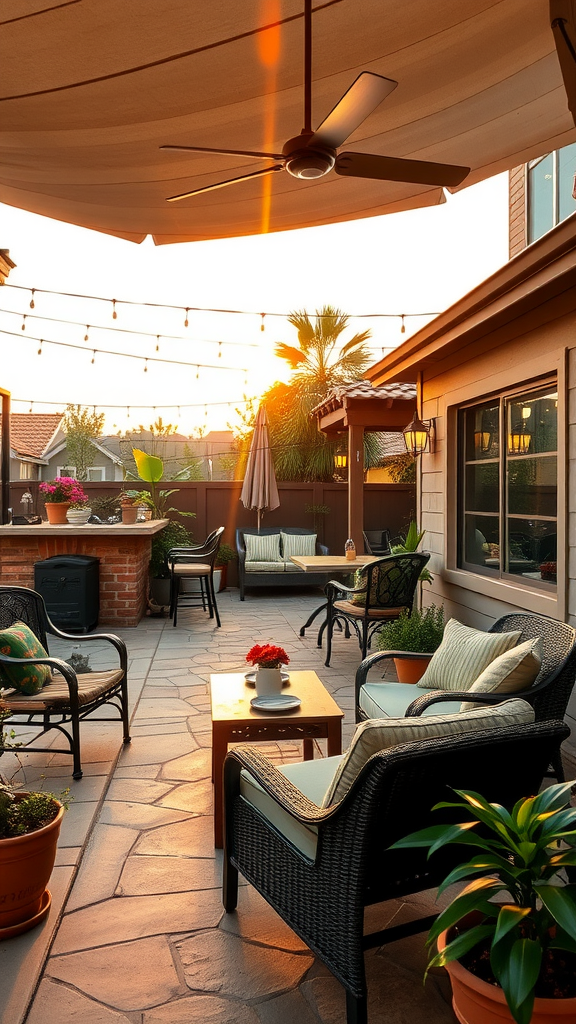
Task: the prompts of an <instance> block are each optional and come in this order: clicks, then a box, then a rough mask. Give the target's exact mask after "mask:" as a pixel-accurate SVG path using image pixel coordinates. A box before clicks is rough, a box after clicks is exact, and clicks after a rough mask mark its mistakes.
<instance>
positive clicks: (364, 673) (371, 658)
mask: <svg viewBox="0 0 576 1024" xmlns="http://www.w3.org/2000/svg"><path fill="white" fill-rule="evenodd" d="M429 657H430V655H429V654H418V653H416V652H412V651H375V652H374V654H369V655H368V657H367V658H364V661H361V662H360V664H359V665H358V668H357V669H356V677H355V681H354V686H355V692H356V706H358V698H359V696H360V690H361V689H362V687H363V686H364V683H365V682H366V680H367V678H368V673H369V671H370V669H371V668H372V667H373V666H374V665H377V664H378V662H380V661H389V660H390V658H401V659H402V658H416V659H418V660H420V659H422V658H429ZM388 681H389V680H386V679H375V680H374V682H375V683H381V684H382V685H383V686H385V685H386V683H387V682H388ZM417 699H418V700H419V699H420V698H417ZM412 703H413V704H414V703H415V701H413V702H412ZM411 706H412V705H411ZM406 713H408V712H406Z"/></svg>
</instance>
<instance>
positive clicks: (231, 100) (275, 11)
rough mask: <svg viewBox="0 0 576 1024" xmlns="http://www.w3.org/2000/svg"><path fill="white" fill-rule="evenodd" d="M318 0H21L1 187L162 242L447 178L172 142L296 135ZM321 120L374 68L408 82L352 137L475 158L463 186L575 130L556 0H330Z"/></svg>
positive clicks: (6, 22)
mask: <svg viewBox="0 0 576 1024" xmlns="http://www.w3.org/2000/svg"><path fill="white" fill-rule="evenodd" d="M302 12H303V0H242V2H236V3H234V2H232V0H209V2H206V0H202V2H199V0H162V2H161V3H159V2H158V0H121V2H119V0H3V3H2V5H1V10H0V62H1V67H2V75H1V80H0V129H1V142H2V157H1V162H0V201H2V202H5V203H8V204H9V205H12V206H17V207H21V208H22V209H26V210H30V211H33V212H35V213H40V214H44V215H46V216H49V217H54V218H56V219H59V220H64V221H69V222H71V223H74V224H79V225H83V226H84V227H89V228H94V229H96V230H98V231H104V232H107V233H108V234H111V235H118V236H120V237H122V238H128V239H132V240H134V241H141V240H142V239H143V238H144V237H145V236H146V235H147V234H151V235H152V236H153V237H154V240H155V241H156V242H157V243H165V242H177V241H191V240H197V239H205V238H220V237H232V236H236V235H248V234H254V233H258V232H260V231H266V230H270V231H282V230H287V229H291V228H302V227H306V226H310V225H317V224H328V223H332V222H337V221H346V220H351V219H357V218H362V217H370V216H375V215H377V214H383V213H391V212H396V211H400V210H407V209H412V208H415V207H421V206H428V205H433V204H436V203H439V202H442V200H443V192H442V190H441V189H439V188H436V187H434V188H431V187H424V186H416V185H409V184H403V183H397V182H396V183H394V182H384V181H373V180H369V179H365V178H350V177H342V176H339V175H337V174H336V173H335V172H333V171H332V172H330V173H329V174H328V175H327V176H326V177H325V178H321V179H316V180H300V179H297V178H293V177H291V176H290V175H289V174H288V173H287V172H282V173H277V174H273V175H270V176H265V177H258V178H253V179H251V180H248V181H245V182H242V183H241V184H237V185H235V186H231V187H229V188H225V189H218V190H217V191H211V192H208V193H205V194H203V195H199V196H195V197H193V198H190V199H187V200H184V201H182V202H179V203H167V202H166V197H167V196H172V195H175V194H178V193H181V192H185V191H190V190H192V189H194V188H199V187H202V186H203V185H208V184H212V183H214V182H216V181H221V180H223V179H225V178H230V177H234V176H236V175H238V174H247V173H250V172H252V171H256V170H259V169H261V168H263V167H264V166H266V165H267V164H266V162H265V161H262V160H259V159H256V158H255V159H241V158H239V157H230V156H214V155H211V154H191V153H180V152H166V151H161V150H160V146H162V145H164V144H172V145H178V144H180V145H194V146H217V147H226V148H232V149H249V150H258V151H260V150H263V149H266V151H274V152H278V151H280V150H281V148H282V146H283V144H284V143H285V142H286V140H287V139H289V138H290V137H292V136H294V135H297V134H298V133H299V132H300V130H301V128H302V126H303V89H302V83H303V14H302ZM312 23H313V33H314V34H313V105H312V115H313V117H312V119H313V125H314V126H318V124H319V123H320V122H321V121H322V120H323V118H324V117H325V116H326V115H327V114H328V113H329V111H330V110H331V109H332V107H333V106H334V104H335V103H336V102H337V101H338V99H339V98H340V97H341V96H342V94H343V93H344V91H345V90H346V89H347V88H348V86H350V84H351V83H352V82H353V81H354V79H355V78H356V77H357V75H358V74H359V73H360V72H361V71H371V72H375V73H376V74H379V75H383V76H385V77H387V78H392V79H394V80H396V81H397V82H398V87H397V89H395V91H394V92H393V93H392V94H391V95H390V96H389V97H388V98H387V99H386V100H385V101H384V102H382V103H381V104H380V106H379V107H378V108H377V109H376V110H375V111H374V113H373V114H371V115H370V116H369V117H368V118H367V119H366V120H365V121H364V123H363V124H362V125H361V126H360V128H358V129H357V131H356V132H355V133H354V134H353V135H352V137H351V139H350V141H349V142H348V143H346V144H345V147H344V148H345V149H346V150H348V151H350V150H351V151H358V152H369V153H376V154H385V155H388V156H395V157H398V156H399V157H410V158H417V159H425V160H433V161H441V162H450V163H455V164H464V165H466V166H470V167H471V168H472V171H471V174H470V175H469V177H468V178H467V179H466V181H465V185H468V184H471V183H473V182H476V181H479V180H481V179H483V178H486V177H488V176H489V175H492V174H494V173H496V172H498V171H502V170H505V169H506V168H509V167H512V166H514V165H516V164H518V163H521V162H523V161H525V160H526V159H528V158H532V157H535V156H537V155H539V154H542V153H545V152H548V151H549V150H551V149H554V148H558V147H561V146H564V145H566V144H568V143H570V142H573V141H574V140H575V139H576V130H575V128H574V122H573V119H572V117H571V115H570V113H569V110H568V106H567V101H566V93H565V90H564V87H563V82H562V74H561V70H560V66H559V63H558V57H557V54H556V48H555V43H554V35H553V32H552V29H551V27H550V14H549V10H548V4H547V3H545V2H543V0H442V2H441V3H440V2H436V3H431V2H430V0H402V2H401V3H398V0H318V2H317V3H316V5H315V9H314V13H313V17H312Z"/></svg>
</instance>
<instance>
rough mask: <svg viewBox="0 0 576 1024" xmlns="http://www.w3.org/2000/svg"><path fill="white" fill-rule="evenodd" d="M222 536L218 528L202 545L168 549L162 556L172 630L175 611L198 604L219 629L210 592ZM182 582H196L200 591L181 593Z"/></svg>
mask: <svg viewBox="0 0 576 1024" xmlns="http://www.w3.org/2000/svg"><path fill="white" fill-rule="evenodd" d="M223 533H224V527H223V526H219V527H218V529H217V530H213V531H212V533H210V534H209V535H208V536H207V538H206V540H205V541H204V543H203V544H196V545H195V546H194V547H187V548H170V551H169V552H168V554H167V555H166V562H167V564H168V568H169V570H170V617H171V619H172V625H173V626H175V625H176V623H177V621H178V608H179V607H181V608H182V607H184V608H189V607H191V606H193V605H196V604H198V603H201V604H202V607H203V609H204V611H206V606H207V607H208V611H209V613H210V618H211V619H213V618H214V615H215V616H216V622H217V623H218V625H219V626H220V625H221V622H220V614H219V612H218V605H217V603H216V592H215V590H214V565H215V563H216V556H217V554H218V548H219V547H220V542H221V540H222V534H223ZM182 580H196V581H197V582H198V585H199V588H200V589H199V591H198V593H196V594H194V593H184V592H183V591H182V590H181V583H182Z"/></svg>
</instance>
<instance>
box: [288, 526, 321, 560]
mask: <svg viewBox="0 0 576 1024" xmlns="http://www.w3.org/2000/svg"><path fill="white" fill-rule="evenodd" d="M280 540H281V544H282V555H283V558H284V561H285V562H287V561H288V560H289V559H290V557H291V556H292V555H315V554H316V534H315V533H284V532H283V531H280Z"/></svg>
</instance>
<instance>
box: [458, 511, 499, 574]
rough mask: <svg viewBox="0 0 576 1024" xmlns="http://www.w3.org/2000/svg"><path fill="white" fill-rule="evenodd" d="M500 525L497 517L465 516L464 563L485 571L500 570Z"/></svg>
mask: <svg viewBox="0 0 576 1024" xmlns="http://www.w3.org/2000/svg"><path fill="white" fill-rule="evenodd" d="M499 541H500V523H499V520H498V517H497V516H474V515H465V516H464V561H465V562H471V563H472V564H473V565H481V566H483V568H485V569H495V570H499V568H500V546H499Z"/></svg>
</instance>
